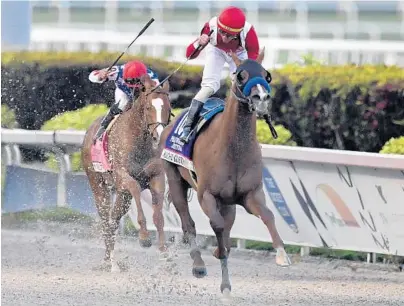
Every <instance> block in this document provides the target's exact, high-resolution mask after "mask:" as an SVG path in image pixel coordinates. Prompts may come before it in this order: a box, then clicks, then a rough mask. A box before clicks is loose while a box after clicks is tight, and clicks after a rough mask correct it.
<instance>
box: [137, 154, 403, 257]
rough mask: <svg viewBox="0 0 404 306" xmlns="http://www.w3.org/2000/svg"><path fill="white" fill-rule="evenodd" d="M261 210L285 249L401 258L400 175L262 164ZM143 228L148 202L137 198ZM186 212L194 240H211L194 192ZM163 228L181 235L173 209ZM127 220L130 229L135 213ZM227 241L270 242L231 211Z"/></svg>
mask: <svg viewBox="0 0 404 306" xmlns="http://www.w3.org/2000/svg"><path fill="white" fill-rule="evenodd" d="M262 171H263V184H264V192H265V196H266V204H267V206H268V207H269V208H270V209H271V210H272V212H273V213H274V216H275V221H276V226H277V228H278V230H279V232H280V235H281V237H282V239H283V240H284V242H285V243H286V244H297V245H303V246H304V245H305V246H312V247H330V248H335V249H349V250H357V251H363V252H375V253H383V254H393V255H404V225H403V224H404V171H402V170H391V169H375V168H370V167H356V166H349V167H345V166H336V165H332V164H319V163H312V162H295V161H294V162H292V161H280V160H275V159H270V158H265V159H264V168H263V169H262ZM142 200H143V201H144V203H145V204H146V203H148V205H144V207H145V214H146V218H147V220H150V221H148V227H149V228H150V229H155V227H154V225H153V223H152V220H153V219H152V209H151V206H150V205H151V204H150V203H151V196H150V192H149V191H145V192H143V194H142ZM188 200H189V209H190V213H191V216H192V218H193V219H194V221H195V224H196V230H197V233H198V234H202V235H214V233H213V231H212V229H211V227H210V224H209V220H208V218H207V217H206V215H205V214H204V213H203V212H202V210H201V208H200V206H199V202H198V200H197V195H196V192H195V191H189V193H188ZM164 214H165V228H166V229H167V230H169V231H173V232H182V229H181V221H180V218H179V215H178V214H177V212H176V210H175V208H174V206H173V205H172V204H171V205H170V204H169V203H168V201H167V199H166V201H165V204H164ZM130 216H131V218H132V220H133V222H134V223H135V224H137V221H136V208H135V205H132V208H131V211H130ZM231 236H232V237H233V238H240V239H253V240H259V241H268V242H271V241H272V240H271V237H270V235H269V233H268V230H267V228H266V226H265V225H264V224H263V222H262V221H261V220H260V219H258V218H257V217H255V216H252V215H250V214H248V213H247V212H246V211H245V210H244V208H243V207H240V206H238V207H237V216H236V221H235V223H234V226H233V229H232V232H231Z"/></svg>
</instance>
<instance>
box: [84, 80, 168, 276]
mask: <svg viewBox="0 0 404 306" xmlns="http://www.w3.org/2000/svg"><path fill="white" fill-rule="evenodd" d="M142 83H143V84H144V85H143V87H142V89H141V90H140V94H139V96H138V98H137V99H136V101H134V102H133V103H132V104H133V105H132V106H131V108H130V109H129V110H127V111H125V112H124V113H122V114H121V115H119V117H118V118H117V119H116V121H115V123H113V125H112V128H111V129H110V130H109V132H107V133H109V134H108V146H107V148H108V156H109V160H110V161H111V163H110V164H111V170H110V171H107V172H97V171H96V169H95V167H94V166H93V163H92V156H91V146H92V145H93V136H94V134H95V133H96V131H97V128H98V127H99V124H100V121H101V120H100V119H101V118H99V119H97V120H95V121H94V122H93V124H92V125H91V126H90V127H89V129H88V131H87V133H86V135H85V138H84V142H83V147H82V163H83V167H84V169H85V172H86V174H87V177H88V180H89V183H90V186H91V189H92V191H93V194H94V197H95V202H96V206H97V210H98V214H99V216H100V219H101V223H102V231H103V237H104V240H105V246H106V251H105V258H104V260H105V262H106V263H107V264H108V265H110V266H111V271H119V270H120V269H119V267H118V265H117V263H116V260H115V259H114V245H115V238H116V231H117V229H118V226H119V222H120V220H121V218H122V217H123V216H124V215H125V214H126V213H127V212H128V210H129V208H130V205H131V200H132V198H134V199H135V201H136V208H137V215H138V220H137V221H138V223H139V226H140V231H139V242H140V245H141V246H142V247H150V246H151V240H150V237H149V233H148V231H147V228H146V218H145V216H144V212H143V209H142V205H141V201H140V196H141V191H143V190H145V189H149V190H150V192H151V195H152V204H153V222H154V224H155V226H156V228H157V232H158V236H159V250H160V251H161V252H165V250H166V247H165V237H164V231H163V227H164V218H163V213H162V207H163V202H164V192H165V176H164V170H163V167H162V162H161V159H160V158H159V156H158V155H156V153H157V147H158V143H159V140H160V136H161V133H162V131H163V129H164V127H166V126H167V125H168V123H169V121H170V115H171V106H170V101H169V95H168V92H169V84H168V83H164V86H163V88H160V87H159V88H157V89H156V90H153V87H154V85H155V83H154V81H152V80H151V79H150V77H149V76H148V75H145V76H144V77H142ZM152 90H153V91H152ZM107 131H108V130H107ZM111 190H115V192H116V200H115V203H114V205H113V206H112V205H111V204H112V203H111V202H110V196H111V193H110V192H111Z"/></svg>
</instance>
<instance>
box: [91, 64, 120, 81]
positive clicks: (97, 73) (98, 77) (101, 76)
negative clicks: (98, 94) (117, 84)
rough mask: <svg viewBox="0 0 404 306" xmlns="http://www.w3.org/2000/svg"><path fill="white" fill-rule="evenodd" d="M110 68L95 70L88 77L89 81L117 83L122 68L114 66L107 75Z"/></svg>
mask: <svg viewBox="0 0 404 306" xmlns="http://www.w3.org/2000/svg"><path fill="white" fill-rule="evenodd" d="M107 69H108V68H104V69H102V70H94V71H92V72H91V73H90V75H89V76H88V79H89V80H90V81H91V82H93V83H99V84H101V83H104V82H105V81H115V80H116V79H117V77H118V73H119V69H121V66H112V67H111V69H110V70H109V72H108V73H107Z"/></svg>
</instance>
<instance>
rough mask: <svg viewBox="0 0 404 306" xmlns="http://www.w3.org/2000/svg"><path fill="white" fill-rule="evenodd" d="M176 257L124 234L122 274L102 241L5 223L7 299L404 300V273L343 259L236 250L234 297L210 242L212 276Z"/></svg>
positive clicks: (150, 305)
mask: <svg viewBox="0 0 404 306" xmlns="http://www.w3.org/2000/svg"><path fill="white" fill-rule="evenodd" d="M173 249H174V250H175V251H173V253H172V258H171V260H169V261H159V260H158V256H157V254H156V249H155V247H154V246H152V247H151V248H150V249H146V250H145V249H141V248H140V247H139V246H138V243H137V241H136V240H135V239H122V238H121V239H120V240H119V242H118V243H117V252H116V257H117V259H118V260H120V261H122V262H123V264H124V265H125V266H126V267H127V271H125V272H121V273H118V274H112V273H110V272H106V271H102V270H100V269H99V266H100V263H101V259H102V257H103V252H104V249H103V243H102V242H101V241H100V240H99V239H96V238H92V237H90V238H89V237H80V236H78V235H76V234H74V233H73V232H70V233H69V231H65V232H59V233H55V231H53V230H51V231H50V230H49V228H47V229H46V230H44V229H42V230H41V229H40V228H37V229H35V230H32V229H30V230H27V229H25V230H22V229H4V228H3V229H2V241H1V251H2V258H1V259H2V278H1V287H2V305H30V306H31V305H75V306H76V305H110V306H112V305H147V306H154V305H198V306H199V305H223V304H227V305H228V304H230V305H367V306H368V305H404V273H400V272H392V271H389V270H391V268H388V267H380V266H374V265H372V266H369V265H366V264H355V267H349V266H348V265H347V264H346V263H345V262H342V261H335V260H334V261H329V260H325V259H317V258H307V259H304V260H302V261H299V260H297V258H292V260H293V261H295V263H294V265H293V266H291V267H290V268H287V269H282V268H279V267H277V266H275V263H274V256H273V255H269V254H268V253H266V252H251V251H238V250H235V251H234V252H232V254H231V257H230V260H229V266H230V273H231V274H230V276H231V281H232V287H233V291H232V298H231V300H230V302H229V301H223V300H222V298H221V294H220V290H219V286H220V264H219V261H218V260H216V259H215V258H213V256H212V255H211V251H212V250H211V249H208V250H204V252H203V253H204V254H203V255H204V259H205V262H206V264H207V269H208V276H207V277H205V278H203V279H195V278H193V277H192V274H191V259H190V257H189V255H188V250H186V249H182V248H177V249H175V248H174V247H173Z"/></svg>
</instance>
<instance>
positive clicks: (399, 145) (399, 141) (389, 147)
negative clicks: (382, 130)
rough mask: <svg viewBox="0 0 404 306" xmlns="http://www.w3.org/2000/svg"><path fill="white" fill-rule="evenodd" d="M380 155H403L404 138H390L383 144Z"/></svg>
mask: <svg viewBox="0 0 404 306" xmlns="http://www.w3.org/2000/svg"><path fill="white" fill-rule="evenodd" d="M380 153H382V154H399V155H404V136H401V137H398V138H391V139H390V140H389V141H387V142H386V143H385V144H384V146H383V148H382V149H381V150H380Z"/></svg>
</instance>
